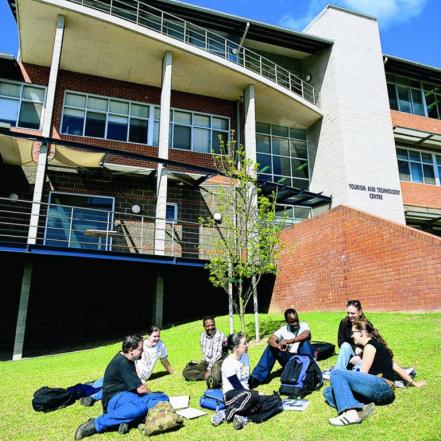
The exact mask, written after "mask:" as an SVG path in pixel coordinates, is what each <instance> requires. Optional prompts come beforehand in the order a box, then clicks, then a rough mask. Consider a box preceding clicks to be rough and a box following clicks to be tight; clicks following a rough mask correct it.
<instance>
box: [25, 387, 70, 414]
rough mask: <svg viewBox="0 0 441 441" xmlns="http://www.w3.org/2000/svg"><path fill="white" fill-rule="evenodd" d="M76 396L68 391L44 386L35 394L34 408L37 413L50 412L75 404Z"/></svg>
mask: <svg viewBox="0 0 441 441" xmlns="http://www.w3.org/2000/svg"><path fill="white" fill-rule="evenodd" d="M75 400H76V397H75V394H73V393H72V392H69V391H68V390H67V389H62V388H55V387H47V386H43V387H41V388H40V389H38V390H37V391H35V392H34V398H32V407H33V408H34V410H35V411H37V412H50V411H52V410H56V409H60V408H62V407H66V406H69V405H71V404H73V403H75Z"/></svg>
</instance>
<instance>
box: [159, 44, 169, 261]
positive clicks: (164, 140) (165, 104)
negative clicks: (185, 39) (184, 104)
mask: <svg viewBox="0 0 441 441" xmlns="http://www.w3.org/2000/svg"><path fill="white" fill-rule="evenodd" d="M172 65H173V57H172V53H171V52H166V53H165V55H164V59H163V61H162V90H161V115H160V121H159V151H158V156H159V158H161V159H168V144H169V141H168V140H169V132H170V100H171V85H172ZM157 173H158V175H157V178H156V211H155V217H156V221H155V254H158V255H164V252H165V226H166V222H165V215H166V208H167V184H168V176H167V167H166V166H164V165H163V164H158V170H157Z"/></svg>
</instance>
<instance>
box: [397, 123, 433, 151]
mask: <svg viewBox="0 0 441 441" xmlns="http://www.w3.org/2000/svg"><path fill="white" fill-rule="evenodd" d="M394 137H395V140H396V141H401V142H406V143H407V144H415V145H416V146H420V147H430V148H434V147H435V148H441V135H440V134H437V133H431V132H425V131H423V130H415V129H408V128H406V127H399V126H396V127H394Z"/></svg>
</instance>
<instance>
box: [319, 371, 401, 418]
mask: <svg viewBox="0 0 441 441" xmlns="http://www.w3.org/2000/svg"><path fill="white" fill-rule="evenodd" d="M323 396H324V397H325V400H326V402H327V403H328V404H329V405H330V406H332V407H335V408H336V409H337V412H338V413H339V414H340V413H342V412H344V411H345V410H349V409H361V408H362V407H363V406H364V405H365V404H366V403H375V404H390V403H392V401H393V400H394V399H395V394H394V391H393V390H392V388H391V387H390V386H389V385H388V384H387V382H386V380H385V379H384V378H379V377H376V376H375V375H370V374H364V373H362V372H355V371H347V370H340V369H333V370H332V371H331V385H330V386H329V387H327V388H326V389H325V390H324V392H323Z"/></svg>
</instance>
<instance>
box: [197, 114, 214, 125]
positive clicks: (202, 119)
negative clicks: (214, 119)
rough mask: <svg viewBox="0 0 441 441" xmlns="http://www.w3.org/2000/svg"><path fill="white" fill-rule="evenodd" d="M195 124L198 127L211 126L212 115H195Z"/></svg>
mask: <svg viewBox="0 0 441 441" xmlns="http://www.w3.org/2000/svg"><path fill="white" fill-rule="evenodd" d="M194 125H195V126H198V127H210V117H209V116H207V115H198V114H195V115H194Z"/></svg>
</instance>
